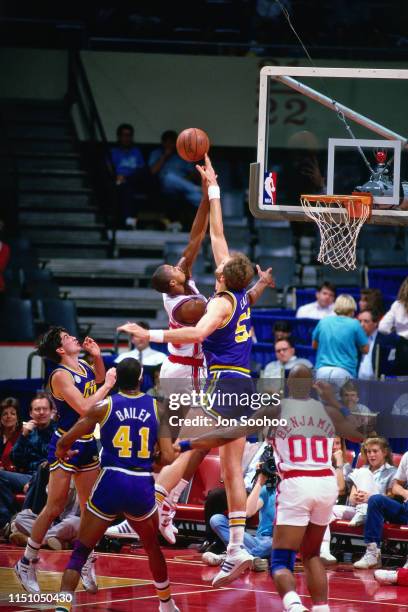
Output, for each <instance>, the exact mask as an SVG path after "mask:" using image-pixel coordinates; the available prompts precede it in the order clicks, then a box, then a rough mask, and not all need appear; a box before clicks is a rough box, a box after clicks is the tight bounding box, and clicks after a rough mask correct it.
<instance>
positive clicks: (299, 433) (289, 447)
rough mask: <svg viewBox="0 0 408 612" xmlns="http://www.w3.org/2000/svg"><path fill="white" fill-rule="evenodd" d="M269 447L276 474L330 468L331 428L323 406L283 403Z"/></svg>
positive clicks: (308, 402)
mask: <svg viewBox="0 0 408 612" xmlns="http://www.w3.org/2000/svg"><path fill="white" fill-rule="evenodd" d="M280 418H281V419H285V420H286V421H287V424H286V426H281V425H280V426H279V427H278V428H277V429H276V432H275V438H274V440H273V446H274V449H275V461H276V467H277V469H278V471H279V472H281V473H282V472H288V471H290V470H311V471H313V470H321V469H327V468H330V469H331V468H332V450H333V441H334V437H335V435H336V434H335V428H334V425H333V422H332V420H331V418H330V417H329V415H328V413H327V412H326V410H325V408H324V406H323V404H322V403H321V402H319V401H317V400H314V399H312V398H309V399H306V400H301V399H293V398H288V399H283V400H282V402H281V417H280Z"/></svg>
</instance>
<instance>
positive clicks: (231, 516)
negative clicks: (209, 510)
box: [227, 510, 246, 552]
mask: <svg viewBox="0 0 408 612" xmlns="http://www.w3.org/2000/svg"><path fill="white" fill-rule="evenodd" d="M228 522H229V544H228V547H227V551H228V552H231V551H232V549H234V548H239V547H240V546H242V545H243V543H244V533H245V524H246V512H245V510H238V511H235V512H229V513H228Z"/></svg>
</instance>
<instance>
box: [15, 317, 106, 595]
mask: <svg viewBox="0 0 408 612" xmlns="http://www.w3.org/2000/svg"><path fill="white" fill-rule="evenodd" d="M81 350H85V351H86V352H87V353H88V354H89V355H90V356H91V357H92V360H93V365H92V366H91V365H89V364H88V363H87V362H86V361H84V360H83V359H79V354H80V352H81ZM38 351H39V354H40V355H41V356H43V357H47V359H50V360H52V361H54V362H55V363H57V364H58V366H57V367H56V368H55V370H54V371H53V372H52V374H51V376H50V378H49V386H50V390H51V393H52V397H53V399H54V402H55V405H56V407H57V411H58V429H57V431H56V432H55V433H54V435H53V437H52V438H51V441H50V445H49V449H48V463H49V466H50V479H49V483H48V498H47V503H46V505H45V506H44V508H43V509H42V511H41V512H40V514H39V515H38V518H37V519H36V521H35V522H34V525H33V528H32V531H31V536H30V537H29V538H28V542H27V546H26V549H25V552H24V556H23V557H22V559H20V560H19V561H17V563H16V565H15V572H16V575H17V577H18V578H19V580H20V582H21V584H22V585H23V587H24V588H25V590H26V591H28V592H29V593H39V592H40V587H39V585H38V582H37V576H36V564H37V562H38V554H39V550H40V548H41V543H42V541H43V539H44V536H45V534H46V533H47V531H48V529H49V527H50V525H51V523H52V522H53V521H54V520H55V519H56V518H57V516H59V515H60V514H61V512H62V511H63V509H64V506H65V504H66V500H67V497H68V492H69V487H70V482H71V477H72V476H73V477H74V481H75V487H76V489H77V492H78V499H79V503H80V505H81V510H82V511H83V509H84V506H85V502H86V500H87V499H88V496H89V493H90V491H91V489H92V487H93V485H94V482H95V480H96V478H97V476H98V473H99V457H98V451H97V447H96V442H95V439H94V437H93V435H92V433H91V432H89V433H88V435H86V436H84V437H82V438H79V439H78V440H77V441H76V442H75V446H74V448H75V450H76V451H78V452H77V453H75V455H74V456H73V457H72V458H71V459H70V460H69V461H65V460H62V459H59V458H58V457H56V455H55V448H56V445H57V442H58V440H59V439H60V437H61V436H62V435H63V434H64V433H65V432H66V431H67V430H68V429H70V428H71V427H72V426H73V425H74V424H75V423H76V421H77V420H78V419H79V418H80V417H81V416H83V415H85V414H86V413H87V411H88V410H89V409H90V407H91V406H93V405H94V404H95V403H96V402H97V401H100V400H102V399H104V397H105V396H106V395H107V394H108V392H109V391H110V389H111V388H112V387H113V385H114V384H115V380H116V373H115V369H114V368H112V369H111V370H109V371H108V372H107V373H106V378H105V366H104V364H103V360H102V357H101V351H100V348H99V346H98V345H97V344H96V342H95V341H94V340H92V338H89V337H87V338H85V340H84V342H83V344H82V346H81V344H80V343H79V342H78V340H77V339H76V338H75V337H74V336H71V335H70V334H69V333H68V332H67V330H66V329H64V328H63V327H51V328H50V329H49V330H48V331H47V332H46V333H45V334H44V336H43V337H42V339H41V340H40V343H39V346H38ZM102 383H103V384H102ZM98 384H102V386H101V387H99V389H98V388H97V385H98ZM94 561H95V559H94V558H93V557H92V556H91V557H90V558H89V562H88V563H87V565H86V566H85V567H84V568H83V571H82V574H81V576H82V581H83V584H84V587H85V588H86V589H87V590H89V591H91V592H96V590H97V588H98V587H97V585H96V581H95V573H94Z"/></svg>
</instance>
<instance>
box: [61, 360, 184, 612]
mask: <svg viewBox="0 0 408 612" xmlns="http://www.w3.org/2000/svg"><path fill="white" fill-rule="evenodd" d="M140 376H141V366H140V363H139V361H137V359H132V358H127V359H124V360H123V361H121V362H120V363H119V364H118V366H117V380H118V385H119V393H116V394H115V395H113V396H111V397H109V398H107V399H106V400H105V401H103V402H99V403H98V404H97V405H96V406H94V407H93V408H91V409H90V410H89V411H88V413H87V414H86V415H85V416H84V417H83V418H82V419H80V420H79V421H77V422H76V423H75V425H74V426H73V427H72V428H71V429H70V430H69V431H68V432H67V433H65V434H64V435H63V436H62V438H60V440H59V441H58V444H57V451H56V454H57V456H58V457H59V458H60V461H70V460H71V457H73V456H75V453H76V451H75V450H73V451H70V450H69V449H70V448H71V447H72V448H75V440H76V439H78V438H79V437H83V436H85V435H87V434H89V433H90V432H92V431H93V430H94V428H95V425H96V424H97V423H99V424H100V428H101V444H102V456H101V465H102V471H101V473H100V475H99V478H98V480H97V481H96V483H95V486H94V488H93V489H92V493H91V495H90V497H89V499H88V501H87V504H86V509H85V511H84V513H83V514H82V516H81V523H80V527H79V534H78V539H77V540H75V542H74V550H73V551H72V554H71V557H70V559H69V561H68V564H67V566H66V569H65V572H64V574H63V577H62V583H61V589H60V591H61V593H62V594H63V596H62V597H61V603H60V604H59V606H58V607H57V611H58V612H67V611H69V610H70V608H71V606H70V605H67V604H66V603H65V602H66V601H67V599H71V601H72V599H73V595H74V592H75V589H76V587H77V585H78V581H79V577H80V575H81V572H82V568H83V567H84V565H85V563H86V560H87V558H88V557H89V555H90V553H91V551H92V548H93V547H94V546H95V544H96V543H97V542H98V541H99V539H100V538H101V537H102V536H103V534H104V533H105V530H106V527H107V526H108V525H109V523H111V522H112V521H113V520H115V518H116V517H117V516H118V515H122V514H125V516H126V517H127V519H128V521H129V523H130V524H131V525H132V527H133V528H134V529H135V530H137V532H138V533H139V535H140V538H141V540H142V543H143V545H144V548H145V551H146V554H147V556H148V558H149V566H150V570H151V572H152V574H153V579H154V585H155V587H156V592H157V595H158V597H159V600H160V605H159V610H160V612H179V610H178V608H177V607H176V605H175V603H174V601H173V599H172V598H171V592H170V583H169V580H168V574H167V566H166V561H165V559H164V556H163V553H162V551H161V550H160V546H159V541H158V537H157V536H158V514H157V506H156V501H155V495H154V481H153V476H152V470H153V458H154V457H153V455H154V452H155V450H156V446H158V450H160V459H161V461H162V462H169V461H172V459H173V457H174V453H173V449H172V447H171V440H170V439H169V438H158V428H159V422H158V410H157V405H156V400H154V399H153V398H152V397H151V396H150V395H145V394H144V393H141V392H140V389H139V381H140ZM67 456H68V457H67ZM67 594H69V595H70V597H69V598H68V597H67ZM62 602H64V603H62Z"/></svg>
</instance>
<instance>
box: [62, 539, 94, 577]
mask: <svg viewBox="0 0 408 612" xmlns="http://www.w3.org/2000/svg"><path fill="white" fill-rule="evenodd" d="M91 551H92V548H88V547H87V546H84V544H82V543H81V542H80V541H79V540H75V542H74V550H73V551H72V554H71V557H70V559H69V561H68V564H67V567H66V569H70V570H74V571H75V572H78V574H80V573H81V570H82V568H83V567H84V565H85V563H86V560H87V559H88V557H89V555H90V553H91Z"/></svg>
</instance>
